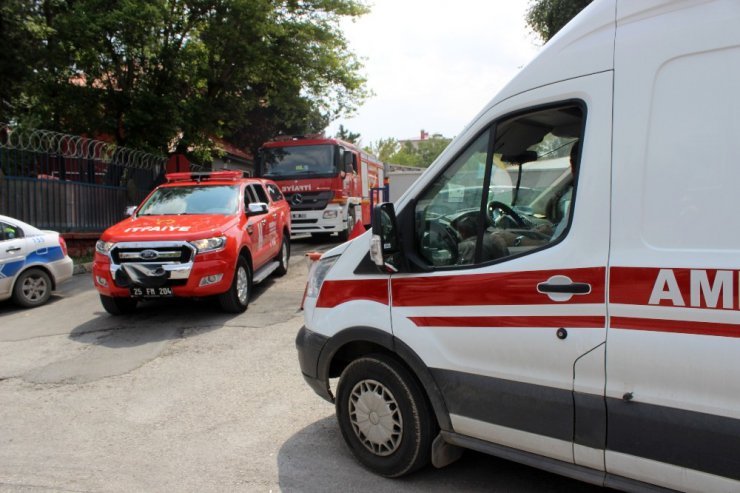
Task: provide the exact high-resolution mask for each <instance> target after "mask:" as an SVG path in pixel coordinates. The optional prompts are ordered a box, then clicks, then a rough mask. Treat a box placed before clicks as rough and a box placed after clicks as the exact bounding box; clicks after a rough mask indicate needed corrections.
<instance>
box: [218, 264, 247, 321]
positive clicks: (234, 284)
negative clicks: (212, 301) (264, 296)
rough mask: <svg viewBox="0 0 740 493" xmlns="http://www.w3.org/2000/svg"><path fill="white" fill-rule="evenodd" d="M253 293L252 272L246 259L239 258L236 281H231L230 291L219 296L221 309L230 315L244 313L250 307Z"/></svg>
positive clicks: (235, 274)
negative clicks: (250, 298)
mask: <svg viewBox="0 0 740 493" xmlns="http://www.w3.org/2000/svg"><path fill="white" fill-rule="evenodd" d="M251 293H252V270H251V269H250V268H249V263H248V262H247V260H246V259H245V258H244V257H239V260H238V261H237V262H236V270H235V271H234V279H233V280H232V281H231V286H230V287H229V290H228V291H226V292H225V293H223V294H221V295H219V297H218V301H219V303H220V304H221V308H222V309H223V310H224V311H226V312H229V313H242V312H243V311H244V310H246V309H247V306H248V305H249V297H250V295H251Z"/></svg>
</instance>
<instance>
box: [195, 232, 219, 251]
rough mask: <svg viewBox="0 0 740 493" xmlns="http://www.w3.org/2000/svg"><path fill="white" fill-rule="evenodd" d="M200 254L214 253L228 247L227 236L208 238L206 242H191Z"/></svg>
mask: <svg viewBox="0 0 740 493" xmlns="http://www.w3.org/2000/svg"><path fill="white" fill-rule="evenodd" d="M190 244H191V245H193V246H194V247H195V249H196V250H197V251H198V253H205V252H214V251H216V250H221V249H223V247H224V245H226V237H225V236H216V237H215V238H206V239H205V240H195V241H191V242H190Z"/></svg>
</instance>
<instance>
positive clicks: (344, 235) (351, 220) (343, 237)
mask: <svg viewBox="0 0 740 493" xmlns="http://www.w3.org/2000/svg"><path fill="white" fill-rule="evenodd" d="M353 229H355V213H354V211H352V212H350V213H349V216H348V217H347V229H345V230H344V231H340V232H339V241H342V242H344V241H347V240H349V237H350V235H351V234H352V230H353Z"/></svg>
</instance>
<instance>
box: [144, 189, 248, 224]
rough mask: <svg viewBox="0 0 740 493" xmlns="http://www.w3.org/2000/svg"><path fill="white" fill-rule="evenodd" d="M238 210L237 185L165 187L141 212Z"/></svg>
mask: <svg viewBox="0 0 740 493" xmlns="http://www.w3.org/2000/svg"><path fill="white" fill-rule="evenodd" d="M238 210H239V186H238V185H202V186H183V187H162V188H159V189H158V190H156V191H155V192H154V193H153V194H152V196H151V197H149V200H147V201H146V203H145V204H144V205H143V206H141V209H140V210H139V214H138V215H139V216H160V215H170V214H174V215H184V214H223V215H225V216H229V215H231V214H236V212H237V211H238Z"/></svg>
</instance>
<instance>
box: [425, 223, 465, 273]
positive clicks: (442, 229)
mask: <svg viewBox="0 0 740 493" xmlns="http://www.w3.org/2000/svg"><path fill="white" fill-rule="evenodd" d="M430 226H431V227H430V233H431V234H432V235H434V236H436V237H437V238H438V239H439V241H440V242H441V243H443V244H444V247H445V249H446V250H448V251H449V252H450V263H451V264H454V263H455V262H457V259H458V257H459V256H460V249H459V248H458V243H460V241H462V238H460V234H459V233H458V232H457V231H456V230H455V228H454V227H452V225H450V224H445V223H444V222H432V223H431V224H430Z"/></svg>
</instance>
